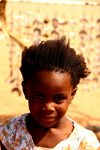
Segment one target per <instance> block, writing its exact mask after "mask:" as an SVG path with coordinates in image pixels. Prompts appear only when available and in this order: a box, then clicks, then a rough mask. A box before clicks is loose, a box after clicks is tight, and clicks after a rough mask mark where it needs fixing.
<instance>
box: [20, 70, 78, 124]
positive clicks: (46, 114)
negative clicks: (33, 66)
mask: <svg viewBox="0 0 100 150" xmlns="http://www.w3.org/2000/svg"><path fill="white" fill-rule="evenodd" d="M22 85H23V91H24V94H25V96H26V98H27V99H28V102H29V109H30V112H31V114H32V116H33V118H34V119H35V121H36V122H37V123H38V124H39V125H41V126H43V127H53V126H56V125H60V124H61V122H62V119H63V118H64V116H65V113H66V111H67V109H68V106H69V104H71V102H72V99H73V98H74V96H75V93H76V90H77V88H75V89H73V86H72V85H71V76H70V75H69V74H68V73H60V72H55V71H41V72H38V73H35V74H33V75H32V79H31V80H30V81H28V82H27V84H25V83H24V82H23V84H22Z"/></svg>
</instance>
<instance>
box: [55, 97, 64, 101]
mask: <svg viewBox="0 0 100 150" xmlns="http://www.w3.org/2000/svg"><path fill="white" fill-rule="evenodd" d="M65 99H66V98H65V97H56V98H55V101H57V102H62V101H64V100H65Z"/></svg>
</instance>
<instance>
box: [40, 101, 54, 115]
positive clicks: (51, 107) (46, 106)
mask: <svg viewBox="0 0 100 150" xmlns="http://www.w3.org/2000/svg"><path fill="white" fill-rule="evenodd" d="M42 111H43V112H46V113H52V112H54V111H55V107H54V104H53V103H52V102H48V103H45V104H43V107H42Z"/></svg>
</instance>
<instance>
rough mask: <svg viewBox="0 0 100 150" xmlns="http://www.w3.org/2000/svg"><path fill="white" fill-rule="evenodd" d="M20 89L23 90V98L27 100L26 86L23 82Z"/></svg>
mask: <svg viewBox="0 0 100 150" xmlns="http://www.w3.org/2000/svg"><path fill="white" fill-rule="evenodd" d="M21 84H22V89H23V93H24V95H25V98H26V99H27V100H28V97H27V84H26V82H25V81H22V83H21Z"/></svg>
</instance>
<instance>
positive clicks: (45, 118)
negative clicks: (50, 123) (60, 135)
mask: <svg viewBox="0 0 100 150" xmlns="http://www.w3.org/2000/svg"><path fill="white" fill-rule="evenodd" d="M40 118H41V119H43V120H54V119H55V117H54V116H40Z"/></svg>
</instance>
